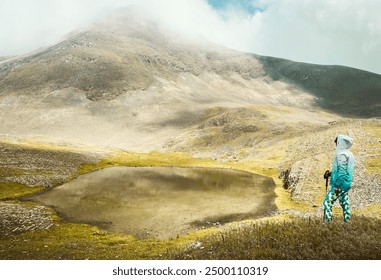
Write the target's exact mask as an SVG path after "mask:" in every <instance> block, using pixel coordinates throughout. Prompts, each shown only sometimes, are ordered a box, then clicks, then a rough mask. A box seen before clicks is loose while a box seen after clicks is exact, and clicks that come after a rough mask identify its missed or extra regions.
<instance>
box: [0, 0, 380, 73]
mask: <svg viewBox="0 0 381 280" xmlns="http://www.w3.org/2000/svg"><path fill="white" fill-rule="evenodd" d="M130 4H135V5H139V6H141V7H143V9H144V11H145V12H146V13H147V15H148V16H149V17H152V18H154V19H155V20H156V21H157V22H160V24H163V25H166V26H168V27H170V28H172V29H174V30H175V31H178V32H181V33H184V34H190V35H197V36H202V37H204V38H206V39H208V40H210V41H212V42H214V43H217V44H220V45H223V46H226V47H229V48H233V49H237V50H241V51H245V52H250V53H256V54H260V55H267V56H275V57H281V58H286V59H291V60H295V61H301V62H308V63H317V64H336V65H344V66H349V67H355V68H359V69H363V70H367V71H371V72H375V73H378V74H381V17H380V16H379V14H380V11H381V0H350V1H348V0H241V1H240V0H176V1H174V0H0V56H10V55H22V54H26V53H28V52H30V51H33V50H35V49H37V48H40V47H45V46H48V45H51V44H54V43H55V42H58V41H59V40H61V39H62V38H63V36H64V35H65V34H67V33H69V32H71V31H73V30H75V29H77V28H79V27H81V26H84V25H87V24H89V23H90V22H92V21H94V20H96V19H97V18H99V17H101V16H105V15H107V13H108V12H110V11H112V9H114V8H117V7H122V6H126V5H130Z"/></svg>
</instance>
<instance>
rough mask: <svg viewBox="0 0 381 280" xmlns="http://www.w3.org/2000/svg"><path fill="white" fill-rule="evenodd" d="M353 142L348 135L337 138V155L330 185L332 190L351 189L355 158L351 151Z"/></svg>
mask: <svg viewBox="0 0 381 280" xmlns="http://www.w3.org/2000/svg"><path fill="white" fill-rule="evenodd" d="M352 144H353V140H352V138H351V137H349V136H347V135H339V136H338V137H337V146H336V154H335V158H334V160H333V166H332V171H331V180H330V185H331V187H332V188H334V187H339V188H340V189H341V190H343V191H349V190H350V188H351V183H352V177H353V170H354V167H355V157H354V156H353V154H352V153H351V151H349V148H350V147H351V146H352Z"/></svg>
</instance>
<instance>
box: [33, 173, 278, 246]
mask: <svg viewBox="0 0 381 280" xmlns="http://www.w3.org/2000/svg"><path fill="white" fill-rule="evenodd" d="M274 187H275V185H274V182H273V180H272V179H271V178H267V177H264V176H260V175H256V174H252V173H248V172H239V171H234V170H229V169H210V168H172V167H142V168H137V167H112V168H107V169H103V170H100V171H96V172H93V173H89V174H86V175H82V176H80V177H78V178H77V179H75V180H73V181H71V182H69V183H66V184H64V185H62V186H60V187H57V188H55V189H53V190H50V191H48V192H45V193H43V194H40V195H36V196H34V197H33V198H32V200H34V201H38V202H41V203H43V204H46V205H49V206H51V207H53V208H54V209H56V211H57V212H58V213H59V214H60V215H61V216H62V217H64V218H65V219H66V220H67V221H68V222H75V223H87V224H92V225H97V226H99V227H100V228H102V229H105V230H107V231H110V232H115V233H128V234H132V235H134V236H136V237H138V238H159V239H165V238H171V237H176V236H177V235H179V234H185V233H187V232H190V231H194V230H198V229H201V228H204V227H208V226H211V225H219V224H224V223H226V222H231V221H238V220H243V219H247V218H255V217H259V216H264V215H268V214H269V213H271V212H272V211H274V210H276V207H275V204H274V199H275V193H274Z"/></svg>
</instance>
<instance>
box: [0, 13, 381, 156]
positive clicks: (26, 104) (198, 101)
mask: <svg viewBox="0 0 381 280" xmlns="http://www.w3.org/2000/svg"><path fill="white" fill-rule="evenodd" d="M380 88H381V76H380V75H376V74H372V73H368V72H364V71H359V70H356V69H351V68H346V67H339V66H318V65H310V64H301V63H297V62H292V61H286V60H283V59H276V58H270V57H261V56H257V55H254V54H247V53H241V52H237V51H233V50H228V49H224V48H222V47H219V46H216V45H213V44H211V43H209V42H206V41H202V40H198V39H197V40H196V39H194V38H192V39H189V38H184V37H183V36H181V35H179V34H175V33H173V32H171V31H169V30H165V29H163V28H162V27H160V26H157V25H155V24H154V23H152V22H150V21H149V20H147V19H146V18H144V16H141V15H138V14H137V13H136V11H134V10H130V9H129V8H126V9H121V10H118V11H116V12H114V13H113V14H111V15H110V16H108V17H106V18H104V19H102V20H100V21H98V22H97V23H95V24H93V25H91V26H88V27H86V28H84V29H82V30H79V31H76V32H73V33H72V34H69V35H68V36H67V39H65V40H63V41H62V42H61V43H59V44H56V45H54V46H51V47H49V48H47V49H44V50H38V51H36V52H35V53H33V54H30V55H26V56H23V57H19V58H13V59H11V60H6V61H3V62H2V63H1V62H0V107H1V111H0V118H1V119H2V120H6V121H3V122H1V124H0V129H1V133H2V134H8V135H15V136H20V137H27V138H30V137H45V138H47V139H49V140H57V141H61V140H63V141H71V142H81V143H87V144H95V145H103V146H117V147H121V148H127V149H131V150H139V151H148V150H158V149H161V148H162V147H163V146H168V145H167V144H168V143H169V142H170V141H173V140H174V136H178V135H182V134H184V133H188V132H189V131H190V129H192V127H193V126H194V125H195V124H196V125H202V123H204V124H205V122H206V123H207V122H208V121H210V118H214V117H217V118H219V117H222V118H224V115H227V114H228V115H229V116H230V117H229V118H230V119H232V118H233V119H234V118H237V120H236V121H233V123H234V124H237V125H238V128H237V127H233V126H234V125H233V124H231V125H230V126H229V128H225V132H226V130H229V129H230V133H231V134H234V132H235V131H237V133H238V134H242V131H243V133H256V132H258V131H260V129H259V126H258V125H256V124H249V126H250V125H252V126H251V127H248V126H246V127H242V125H243V126H245V125H246V124H239V122H240V121H241V120H243V119H245V118H247V116H248V114H252V116H251V117H250V116H249V117H248V118H249V119H247V121H249V120H250V121H255V122H261V123H266V120H264V118H263V117H262V115H261V113H259V114H258V112H257V111H258V110H257V109H256V110H252V108H251V107H252V106H259V105H260V106H265V105H266V106H275V107H274V108H273V109H272V110H267V111H266V112H267V113H268V114H269V115H272V114H274V113H275V114H277V113H276V112H277V110H278V109H277V106H287V107H288V108H290V109H289V110H291V111H292V110H297V111H295V112H296V114H298V115H299V116H301V115H305V116H304V117H303V118H304V120H303V121H307V122H316V121H322V122H324V123H326V122H327V121H331V120H333V119H336V118H337V117H340V116H337V115H330V116H329V112H331V113H333V114H336V113H337V114H340V115H346V116H347V115H352V116H356V117H368V116H379V114H380V111H379V104H380V99H381V91H380ZM360 101H361V102H360ZM249 107H250V108H249ZM234 108H244V109H242V110H237V109H234ZM323 110H325V111H326V112H327V113H324V114H320V113H317V112H319V111H323ZM327 110H328V111H327ZM248 111H250V113H248ZM251 111H252V112H251ZM259 111H260V110H259ZM213 112H220V113H218V114H217V115H220V116H213V114H214V113H213ZM310 112H315V113H310ZM241 113H242V115H241ZM312 115H313V116H312ZM307 116H309V117H307ZM310 117H311V118H310ZM270 118H271V117H270ZM205 126H208V125H207V124H205ZM268 127H271V129H275V130H277V127H278V126H277V125H276V124H275V125H274V124H273V123H269V124H268ZM241 130H242V131H241Z"/></svg>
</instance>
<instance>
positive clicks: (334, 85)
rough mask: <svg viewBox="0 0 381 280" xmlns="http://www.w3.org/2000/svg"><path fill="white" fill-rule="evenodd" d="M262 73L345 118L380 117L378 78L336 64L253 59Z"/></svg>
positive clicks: (380, 80) (379, 82) (380, 93)
mask: <svg viewBox="0 0 381 280" xmlns="http://www.w3.org/2000/svg"><path fill="white" fill-rule="evenodd" d="M257 58H258V60H259V61H260V62H261V63H262V64H263V67H264V69H265V71H266V74H267V75H269V76H270V77H271V78H272V79H274V80H275V81H278V80H284V81H286V82H289V83H292V84H294V85H296V86H298V87H300V88H302V89H303V90H306V91H308V92H310V93H311V94H313V95H314V96H316V97H317V98H318V105H319V106H321V107H322V108H324V109H327V110H330V111H333V112H335V113H338V114H340V115H343V116H347V117H360V118H368V117H380V116H381V75H378V74H375V73H371V72H367V71H363V70H358V69H355V68H349V67H344V66H337V65H316V64H308V63H301V62H294V61H290V60H285V59H280V58H275V57H265V56H257Z"/></svg>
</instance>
